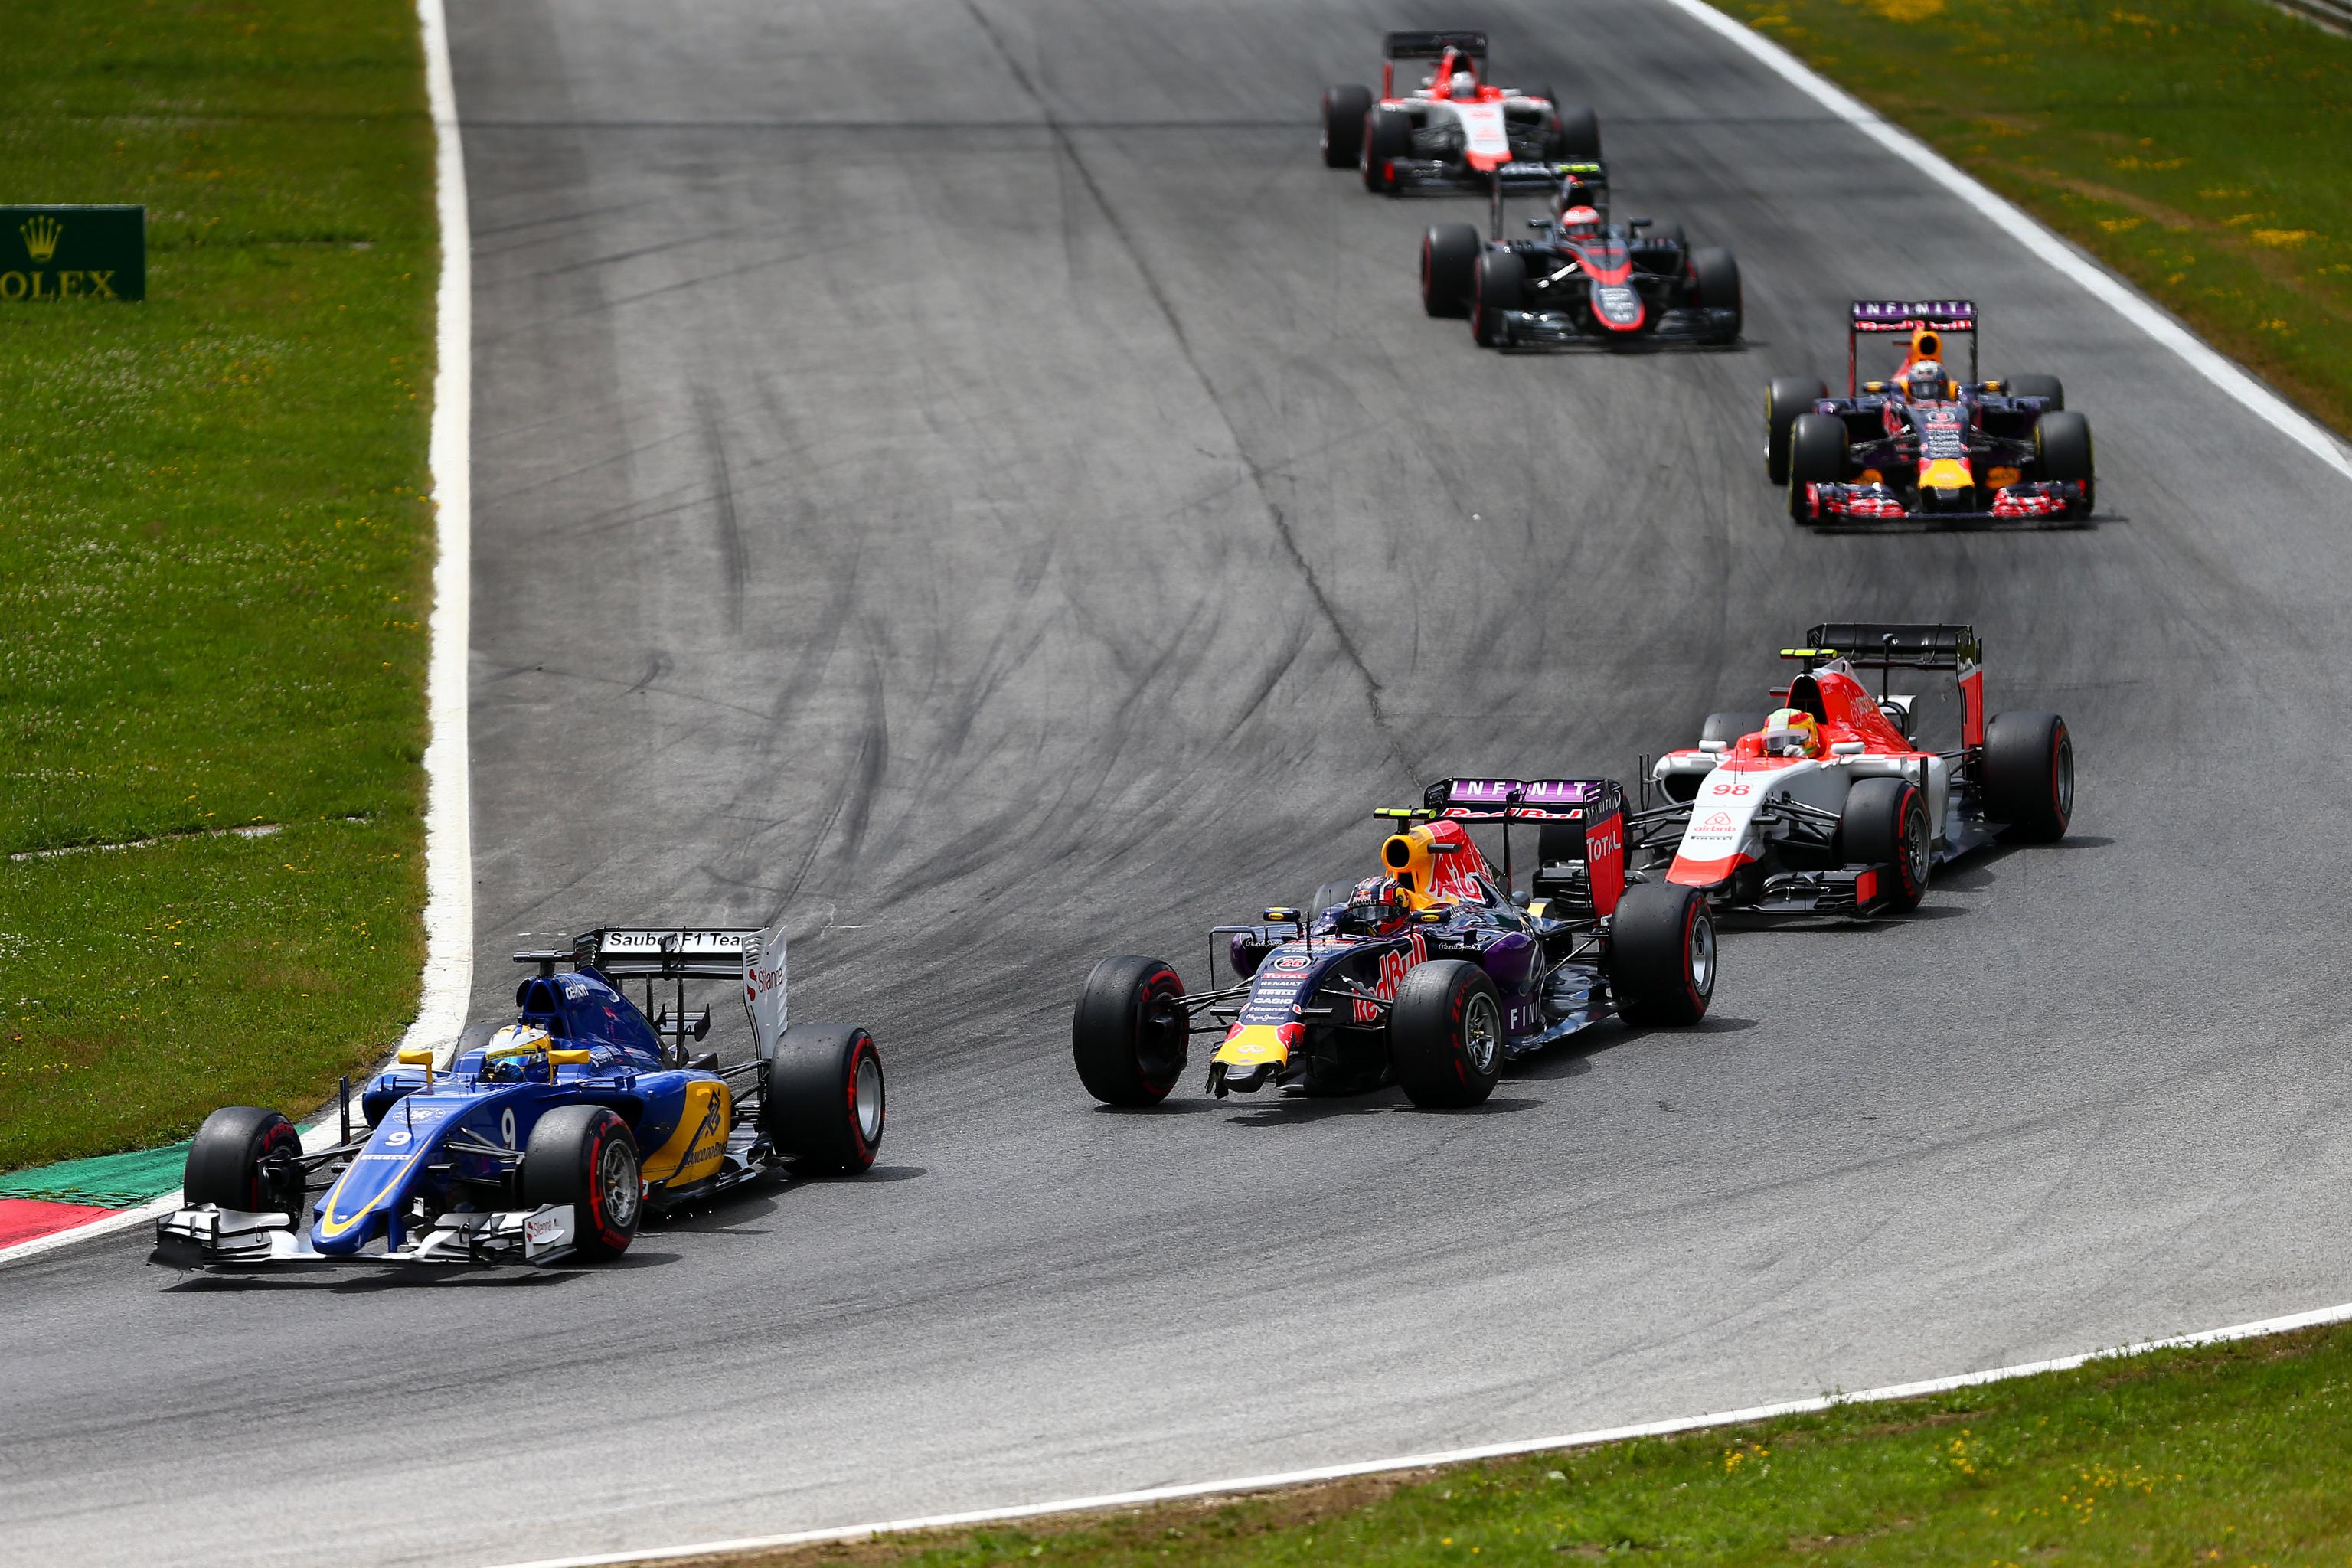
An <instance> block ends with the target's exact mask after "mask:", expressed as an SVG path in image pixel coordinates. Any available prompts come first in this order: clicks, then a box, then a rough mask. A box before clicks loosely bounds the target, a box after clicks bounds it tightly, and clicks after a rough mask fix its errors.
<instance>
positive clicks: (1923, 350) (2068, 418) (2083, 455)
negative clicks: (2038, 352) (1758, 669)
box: [1764, 300, 2095, 525]
mask: <svg viewBox="0 0 2352 1568" xmlns="http://www.w3.org/2000/svg"><path fill="white" fill-rule="evenodd" d="M1980 319H1981V318H1979V315H1978V313H1977V308H1976V305H1975V303H1974V302H1973V301H1972V300H1855V301H1854V302H1853V316H1852V318H1851V319H1850V321H1849V322H1848V326H1847V331H1846V395H1845V396H1843V397H1832V396H1831V395H1829V388H1828V386H1826V385H1825V384H1822V382H1820V381H1818V380H1813V379H1811V378H1808V377H1804V376H1779V377H1776V378H1774V380H1773V381H1772V383H1771V385H1770V386H1769V389H1768V390H1767V391H1766V393H1765V395H1764V474H1765V477H1766V478H1767V479H1769V480H1770V481H1771V482H1772V483H1774V484H1779V485H1786V486H1787V487H1788V507H1789V515H1790V517H1791V518H1793V519H1795V520H1796V521H1798V522H1800V523H1805V524H1809V525H1810V524H1818V523H1831V522H1845V523H1871V522H1881V521H1897V520H1902V519H1906V518H1932V519H1936V520H1937V521H2001V522H2023V521H2079V520H2081V519H2084V518H2087V517H2088V516H2090V514H2091V507H2092V504H2093V501H2094V499H2095V479H2094V475H2093V471H2092V453H2091V426H2090V421H2088V420H2087V419H2085V418H2084V416H2082V415H2080V414H2077V413H2074V412H2073V411H2071V410H2069V409H2068V408H2067V407H2066V393H2065V389H2064V387H2063V385H2062V384H2060V382H2059V380H2058V378H2057V377H2056V376H2054V375H2017V376H2011V377H2010V378H2009V379H2007V380H2006V381H1980V380H1979V379H1978V378H1977V331H1978V325H1979V321H1980ZM1955 333H1963V334H1966V336H1967V338H1968V342H1969V376H1968V379H1967V380H1966V381H1960V380H1958V379H1957V378H1955V377H1954V376H1953V375H1952V374H1951V373H1950V370H1949V367H1948V361H1947V359H1946V357H1945V356H1946V353H1947V350H1948V346H1949V345H1948V342H1947V340H1948V337H1949V336H1950V335H1952V334H1955ZM1887 334H1901V335H1903V336H1904V337H1905V339H1906V352H1905V354H1904V357H1903V363H1901V365H1900V366H1899V367H1897V369H1896V371H1895V375H1894V376H1893V378H1892V379H1890V380H1886V381H1871V382H1863V383H1859V384H1857V382H1856V380H1855V376H1856V374H1857V370H1858V361H1859V355H1860V344H1861V342H1862V340H1863V339H1864V338H1865V337H1877V336H1884V335H1887Z"/></svg>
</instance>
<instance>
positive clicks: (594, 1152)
mask: <svg viewBox="0 0 2352 1568" xmlns="http://www.w3.org/2000/svg"><path fill="white" fill-rule="evenodd" d="M645 1191H646V1184H645V1176H644V1174H643V1173H642V1172H641V1171H640V1170H639V1168H638V1163H637V1140H636V1137H635V1134H633V1133H632V1132H630V1131H629V1124H628V1123H627V1122H625V1121H622V1120H621V1119H620V1117H619V1116H618V1115H616V1114H614V1112H613V1111H611V1110H606V1109H605V1108H604V1107H603V1106H601V1105H559V1106H557V1107H556V1108H555V1109H554V1110H551V1111H549V1112H548V1113H547V1114H546V1115H544V1116H542V1117H541V1118H540V1119H539V1124H538V1125H537V1126H535V1127H533V1128H532V1129H531V1130H530V1142H529V1143H528V1144H526V1145H525V1146H524V1148H523V1154H522V1201H523V1205H524V1206H525V1207H526V1208H534V1209H535V1208H538V1207H539V1206H540V1205H542V1204H569V1205H572V1251H573V1254H574V1255H575V1256H576V1257H578V1258H581V1259H582V1260H583V1262H588V1263H602V1262H604V1261H606V1260H607V1259H610V1258H618V1257H620V1256H621V1254H623V1253H624V1252H626V1251H628V1250H629V1243H630V1242H632V1241H634V1240H635V1239H636V1236H637V1219H638V1217H639V1215H641V1214H642V1213H643V1212H644V1208H645Z"/></svg>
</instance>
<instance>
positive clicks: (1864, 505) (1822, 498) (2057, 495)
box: [1805, 479, 2091, 522]
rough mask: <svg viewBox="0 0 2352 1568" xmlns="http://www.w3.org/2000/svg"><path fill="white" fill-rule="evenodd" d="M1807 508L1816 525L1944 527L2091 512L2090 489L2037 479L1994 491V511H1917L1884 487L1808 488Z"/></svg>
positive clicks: (2066, 481)
mask: <svg viewBox="0 0 2352 1568" xmlns="http://www.w3.org/2000/svg"><path fill="white" fill-rule="evenodd" d="M1805 505H1806V509H1807V510H1808V512H1809V514H1810V515H1811V520H1812V521H1815V522H1833V521H1864V522H1877V521H1889V520H1899V519H1904V518H1925V519H1932V520H1934V521H1939V522H1993V521H1997V522H2025V521H2036V520H2040V519H2047V518H2063V517H2080V516H2083V515H2084V514H2085V513H2087V512H2088V511H2089V510H2091V507H2090V494H2089V487H2088V486H2086V485H2084V483H2083V481H2082V480H2080V479H2033V480H2029V481H2027V482H2025V483H2022V484H2014V485H2004V486H2002V487H2001V488H2000V489H1998V490H1995V491H1994V492H1993V498H1992V510H1990V511H1942V510H1926V509H1921V510H1913V509H1912V508H1910V507H1907V506H1905V505H1904V504H1903V498H1902V497H1900V496H1898V495H1896V494H1895V490H1894V489H1893V488H1892V487H1890V486H1887V485H1884V484H1864V485H1855V484H1827V485H1807V486H1806V487H1805Z"/></svg>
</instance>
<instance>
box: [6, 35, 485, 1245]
mask: <svg viewBox="0 0 2352 1568" xmlns="http://www.w3.org/2000/svg"><path fill="white" fill-rule="evenodd" d="M416 19H417V24H418V31H419V32H420V33H421V34H422V36H423V43H424V47H425V104H426V108H427V110H428V112H429V113H430V114H431V116H432V120H433V138H434V145H435V170H436V205H437V207H438V209H439V216H440V223H441V279H440V283H439V286H438V290H437V293H436V300H435V326H434V335H435V339H436V343H435V360H436V363H435V368H434V373H433V426H432V434H431V436H430V437H429V441H428V445H427V447H426V449H425V460H426V463H427V465H428V466H429V467H430V468H431V470H432V474H433V503H434V509H435V513H436V522H435V533H436V543H437V544H438V546H439V551H438V554H437V556H436V559H435V562H434V565H433V616H432V619H431V621H430V623H429V626H430V628H431V647H430V650H429V652H428V653H427V654H426V662H425V723H426V726H427V739H426V741H425V972H424V977H423V981H422V984H421V989H420V994H419V995H418V997H417V1003H416V1016H415V1018H414V1019H412V1020H411V1021H410V1023H409V1026H408V1028H407V1030H406V1032H405V1033H404V1034H403V1035H402V1036H401V1037H400V1043H401V1045H402V1046H403V1047H411V1046H429V1045H437V1044H439V1043H440V1042H441V1041H443V1040H446V1039H450V1038H452V1037H456V1036H457V1035H458V1034H460V1033H462V1032H463V1031H464V1029H465V1026H466V1005H467V1001H468V999H469V998H470V997H471V995H472V994H473V988H474V834H473V795H472V784H471V780H470V773H471V763H470V760H469V752H468V745H467V732H466V720H467V668H466V664H467V650H468V648H469V647H470V646H471V644H472V641H473V636H472V620H473V575H474V568H473V476H472V472H471V469H470V467H469V465H470V462H471V445H470V443H471V431H472V426H473V405H474V361H473V354H474V277H473V255H472V251H473V239H472V231H471V229H470V228H469V227H468V226H467V219H466V154H465V148H464V146H463V145H462V143H460V142H459V141H458V137H457V81H456V78H455V77H454V76H453V75H452V74H451V72H450V68H449V26H448V18H447V16H446V15H445V14H444V12H443V10H442V0H416ZM340 1137H341V1121H340V1120H339V1119H321V1120H320V1121H317V1122H314V1123H312V1124H311V1126H310V1128H308V1129H307V1130H306V1131H304V1132H303V1134H302V1146H303V1147H304V1148H305V1149H308V1150H310V1151H312V1152H316V1151H318V1150H320V1149H325V1148H330V1147H331V1146H332V1145H333V1144H334V1142H336V1140H337V1139H338V1138H340ZM179 1206H180V1194H178V1193H166V1194H163V1196H162V1197H159V1198H156V1199H155V1200H154V1201H153V1202H152V1203H147V1204H142V1205H140V1206H139V1207H137V1208H135V1209H125V1210H124V1211H123V1212H121V1214H117V1215H110V1216H109V1217H107V1218H105V1219H101V1220H93V1221H91V1222H90V1223H89V1224H88V1225H79V1226H74V1227H73V1228H72V1229H70V1230H60V1231H54V1232H52V1233H50V1234H49V1235H47V1236H41V1237H34V1238H33V1239H32V1240H30V1241H20V1242H18V1243H17V1244H16V1246H14V1247H0V1266H5V1265H6V1264H11V1263H16V1262H18V1261H21V1260H22V1259H25V1258H33V1257H37V1256H38V1255H39V1254H41V1253H45V1252H53V1251H56V1250H57V1249H58V1248H59V1247H71V1246H72V1245H74V1244H75V1243H76V1242H79V1241H90V1240H95V1239H96V1238H97V1237H101V1236H111V1235H113V1234H114V1233H115V1232H117V1231H121V1230H127V1229H129V1228H130V1227H131V1226H134V1225H138V1224H141V1223H142V1222H144V1221H147V1220H152V1219H154V1218H157V1217H159V1216H161V1215H167V1214H169V1213H171V1212H172V1211H173V1209H176V1208H178V1207H179Z"/></svg>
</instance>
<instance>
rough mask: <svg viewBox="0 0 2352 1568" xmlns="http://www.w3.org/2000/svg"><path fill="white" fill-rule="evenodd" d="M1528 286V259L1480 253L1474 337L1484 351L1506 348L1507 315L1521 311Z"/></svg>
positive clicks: (1497, 252)
mask: <svg viewBox="0 0 2352 1568" xmlns="http://www.w3.org/2000/svg"><path fill="white" fill-rule="evenodd" d="M1527 284H1528V263H1527V258H1525V257H1523V256H1521V255H1520V254H1519V253H1518V252H1517V251H1516V250H1486V251H1481V252H1480V253H1479V255H1478V265H1477V268H1476V269H1475V273H1474V276H1473V280H1472V283H1471V288H1470V336H1471V337H1472V338H1473V339H1474V340H1475V341H1476V342H1477V344H1478V346H1479V347H1480V348H1487V349H1492V348H1500V347H1501V346H1502V345H1503V342H1504V332H1505V330H1506V329H1505V328H1504V325H1503V312H1504V311H1506V310H1517V309H1518V308H1519V301H1520V299H1521V297H1522V296H1523V295H1524V294H1525V293H1526V292H1527Z"/></svg>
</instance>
